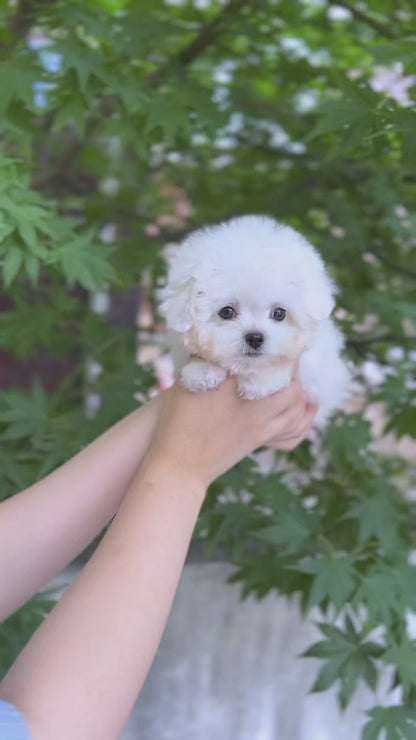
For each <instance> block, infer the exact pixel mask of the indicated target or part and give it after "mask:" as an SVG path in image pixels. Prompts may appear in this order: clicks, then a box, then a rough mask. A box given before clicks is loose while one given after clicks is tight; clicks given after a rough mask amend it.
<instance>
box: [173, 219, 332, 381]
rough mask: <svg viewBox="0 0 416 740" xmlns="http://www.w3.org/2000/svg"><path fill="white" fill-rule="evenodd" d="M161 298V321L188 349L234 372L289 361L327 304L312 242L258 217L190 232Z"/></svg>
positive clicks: (327, 284) (327, 289)
mask: <svg viewBox="0 0 416 740" xmlns="http://www.w3.org/2000/svg"><path fill="white" fill-rule="evenodd" d="M161 297H162V304H161V311H162V313H163V314H164V316H165V317H166V322H167V325H168V327H169V328H171V329H173V330H174V331H176V332H177V333H179V334H180V335H182V339H183V343H184V346H185V347H186V348H187V349H188V350H189V351H190V353H191V354H193V355H197V356H199V357H202V358H203V359H205V360H209V361H211V362H214V363H216V364H218V365H221V366H222V367H225V368H227V369H229V370H232V371H233V372H236V373H237V372H244V371H249V370H250V367H252V368H253V369H254V368H257V369H259V368H260V367H262V366H267V365H270V364H271V363H273V362H275V361H279V360H281V359H286V360H288V359H289V360H294V359H295V358H296V357H298V356H299V354H300V353H301V352H302V351H303V350H304V349H306V347H308V346H309V344H310V343H311V341H312V340H313V337H314V335H315V333H316V329H317V326H318V323H319V321H322V320H323V319H325V318H327V317H328V316H329V314H330V313H331V311H332V308H333V305H334V301H333V285H332V283H331V281H330V279H329V276H328V274H327V273H326V270H325V267H324V264H323V262H322V259H321V258H320V256H319V255H318V253H317V252H316V251H315V249H314V248H313V247H312V246H311V245H310V244H309V242H308V241H307V240H306V239H305V238H304V237H303V236H301V235H300V234H299V233H298V232H296V231H295V230H294V229H292V228H291V227H289V226H285V225H282V224H279V223H277V222H276V221H274V220H273V219H271V218H268V217H263V216H244V217H241V218H235V219H232V220H231V221H227V222H225V223H221V224H219V225H218V226H214V227H209V228H206V229H202V230H200V231H196V232H195V233H194V234H191V236H190V237H188V239H186V241H185V242H184V243H183V244H182V245H181V247H180V249H179V252H178V254H177V256H176V258H175V260H174V262H173V264H172V266H171V269H170V272H169V275H168V281H167V285H166V288H165V289H164V290H163V291H161Z"/></svg>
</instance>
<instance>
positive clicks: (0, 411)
mask: <svg viewBox="0 0 416 740" xmlns="http://www.w3.org/2000/svg"><path fill="white" fill-rule="evenodd" d="M49 405H50V402H49V396H48V395H47V393H45V391H44V390H43V388H42V386H41V385H40V383H39V382H38V381H36V382H35V383H34V386H33V389H32V393H22V392H20V391H6V392H4V393H3V394H1V395H0V423H4V424H6V425H7V427H6V430H5V431H4V432H3V433H2V434H1V435H0V438H1V439H3V440H6V439H24V438H26V437H32V439H33V442H34V444H35V445H36V444H39V443H40V441H41V440H42V437H43V436H44V434H45V431H46V428H47V426H48V423H49Z"/></svg>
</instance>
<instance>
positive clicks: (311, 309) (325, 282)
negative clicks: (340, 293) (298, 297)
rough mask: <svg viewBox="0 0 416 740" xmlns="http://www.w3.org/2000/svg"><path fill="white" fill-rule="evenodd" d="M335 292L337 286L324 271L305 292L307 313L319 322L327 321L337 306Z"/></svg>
mask: <svg viewBox="0 0 416 740" xmlns="http://www.w3.org/2000/svg"><path fill="white" fill-rule="evenodd" d="M334 292H335V286H334V285H333V283H332V281H331V279H330V277H329V275H328V274H327V272H326V271H325V270H322V271H321V272H320V274H319V276H318V275H317V276H316V277H315V279H314V280H313V281H311V284H310V285H308V287H307V289H306V291H305V294H304V301H305V307H306V311H307V313H308V314H309V315H310V316H311V317H312V318H313V319H316V320H317V321H322V320H323V319H327V318H328V316H330V314H331V312H332V309H333V308H334V306H335V300H334Z"/></svg>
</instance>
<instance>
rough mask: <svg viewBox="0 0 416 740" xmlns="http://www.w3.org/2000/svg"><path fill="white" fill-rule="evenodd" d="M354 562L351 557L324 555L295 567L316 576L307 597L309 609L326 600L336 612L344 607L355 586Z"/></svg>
mask: <svg viewBox="0 0 416 740" xmlns="http://www.w3.org/2000/svg"><path fill="white" fill-rule="evenodd" d="M354 562H355V558H354V557H353V556H352V555H341V556H338V557H336V556H332V555H329V554H324V555H320V556H319V557H317V558H315V559H314V560H309V561H306V562H304V563H302V564H301V565H298V566H296V568H295V570H299V571H301V572H302V573H310V574H311V575H315V576H316V577H315V578H314V580H313V583H312V587H311V592H310V595H309V602H308V608H309V609H311V608H312V607H313V606H317V605H320V604H322V603H323V602H324V601H326V600H327V599H329V600H330V602H331V603H332V604H333V605H334V606H335V608H336V610H337V611H339V610H340V609H341V608H342V607H343V606H344V605H345V602H346V601H347V600H348V599H349V597H350V596H351V593H352V591H353V590H354V588H355V586H356V581H357V577H356V573H355V570H354V568H353V563H354Z"/></svg>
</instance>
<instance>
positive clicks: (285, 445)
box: [266, 404, 319, 450]
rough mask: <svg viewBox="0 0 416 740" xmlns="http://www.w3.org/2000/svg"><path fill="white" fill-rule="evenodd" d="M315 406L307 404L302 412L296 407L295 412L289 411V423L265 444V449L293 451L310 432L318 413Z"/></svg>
mask: <svg viewBox="0 0 416 740" xmlns="http://www.w3.org/2000/svg"><path fill="white" fill-rule="evenodd" d="M318 410H319V406H318V405H317V404H307V405H306V407H304V409H303V411H302V410H301V409H300V407H299V406H298V407H297V408H296V412H294V413H292V410H291V414H292V416H291V423H290V424H288V425H287V426H286V428H285V431H284V433H282V432H280V434H277V435H276V437H273V438H272V439H270V440H268V442H266V446H267V447H272V448H273V449H278V450H294V449H295V448H296V447H297V446H298V445H299V444H300V443H301V442H302V441H303V440H304V439H305V437H306V436H307V434H308V433H309V432H310V430H311V427H312V424H313V422H314V419H315V417H316V415H317V413H318Z"/></svg>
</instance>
